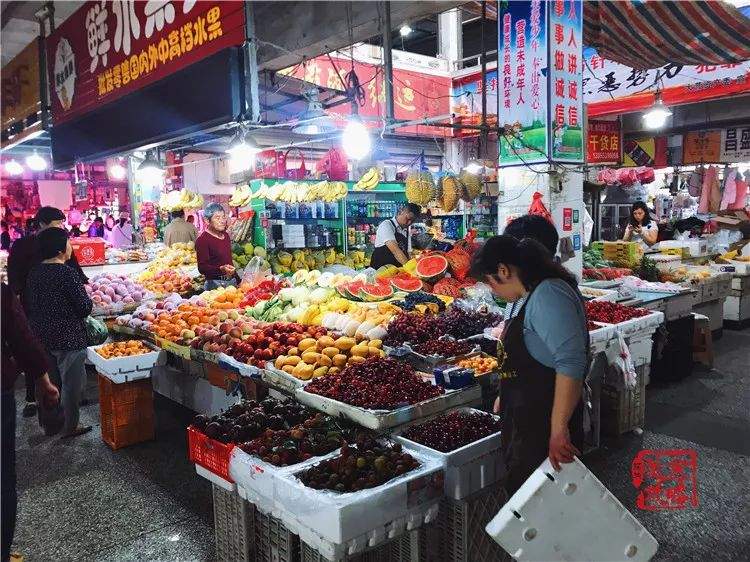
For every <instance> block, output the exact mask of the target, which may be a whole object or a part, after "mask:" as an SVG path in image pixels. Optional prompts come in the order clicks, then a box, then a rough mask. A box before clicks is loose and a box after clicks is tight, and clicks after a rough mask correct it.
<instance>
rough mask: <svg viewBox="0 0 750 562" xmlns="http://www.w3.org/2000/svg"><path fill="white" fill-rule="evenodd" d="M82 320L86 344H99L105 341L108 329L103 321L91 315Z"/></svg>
mask: <svg viewBox="0 0 750 562" xmlns="http://www.w3.org/2000/svg"><path fill="white" fill-rule="evenodd" d="M84 322H85V324H86V341H87V343H88V345H90V346H91V345H100V344H103V343H104V342H105V341H107V338H108V337H109V330H107V325H106V324H105V323H104V322H102V321H101V320H99V319H98V318H94V317H93V316H87V317H86V320H85V321H84Z"/></svg>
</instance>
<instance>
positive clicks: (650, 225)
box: [622, 201, 659, 249]
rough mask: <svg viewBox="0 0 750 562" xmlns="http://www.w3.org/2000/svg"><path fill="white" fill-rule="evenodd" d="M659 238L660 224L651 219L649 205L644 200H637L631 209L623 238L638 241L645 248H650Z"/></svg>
mask: <svg viewBox="0 0 750 562" xmlns="http://www.w3.org/2000/svg"><path fill="white" fill-rule="evenodd" d="M658 238H659V226H658V225H657V224H656V221H653V220H651V216H650V214H649V210H648V207H647V206H646V204H645V203H644V202H643V201H636V202H635V203H633V208H632V209H631V210H630V220H629V221H628V226H627V227H625V234H624V235H623V236H622V239H623V240H625V241H626V242H628V241H633V242H638V243H639V244H640V245H641V246H642V247H643V249H648V248H650V247H651V246H653V245H654V244H656V240H657V239H658Z"/></svg>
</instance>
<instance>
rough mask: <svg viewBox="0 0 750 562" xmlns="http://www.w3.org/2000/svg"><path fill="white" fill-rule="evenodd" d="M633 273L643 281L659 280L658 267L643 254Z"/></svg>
mask: <svg viewBox="0 0 750 562" xmlns="http://www.w3.org/2000/svg"><path fill="white" fill-rule="evenodd" d="M634 273H635V274H636V275H637V276H638V277H640V278H641V279H643V280H644V281H658V280H659V269H658V268H657V267H656V262H655V261H654V260H652V259H650V258H648V257H647V256H643V258H642V259H641V263H640V265H639V266H638V268H637V269H636V270H635V272H634Z"/></svg>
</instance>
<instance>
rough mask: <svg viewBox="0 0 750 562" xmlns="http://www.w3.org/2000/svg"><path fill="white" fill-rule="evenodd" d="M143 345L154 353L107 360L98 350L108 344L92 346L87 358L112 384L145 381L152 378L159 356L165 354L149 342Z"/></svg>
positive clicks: (88, 349) (87, 351)
mask: <svg viewBox="0 0 750 562" xmlns="http://www.w3.org/2000/svg"><path fill="white" fill-rule="evenodd" d="M143 344H144V345H145V346H146V347H148V348H150V349H152V350H153V351H151V352H150V353H142V354H140V355H130V356H129V357H113V358H112V359H105V358H104V357H102V356H101V355H99V353H98V352H97V351H96V350H97V349H99V348H100V347H102V346H104V345H107V344H102V345H92V346H91V347H88V348H86V358H87V359H88V360H89V361H90V362H91V363H93V364H94V366H95V367H96V370H97V371H98V372H100V373H101V374H102V375H104V376H106V377H107V378H109V379H110V380H112V382H115V383H123V382H129V381H134V380H139V379H144V378H148V377H149V376H150V371H151V369H152V368H153V366H154V365H155V364H156V361H157V360H158V359H159V354H160V353H164V352H163V351H162V350H160V349H158V348H157V347H156V346H154V345H152V344H150V343H148V342H143ZM115 379H117V380H115Z"/></svg>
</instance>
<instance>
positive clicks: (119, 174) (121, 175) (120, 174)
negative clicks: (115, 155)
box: [107, 160, 128, 181]
mask: <svg viewBox="0 0 750 562" xmlns="http://www.w3.org/2000/svg"><path fill="white" fill-rule="evenodd" d="M107 172H108V173H109V177H110V178H112V179H113V180H118V181H120V180H124V179H125V176H126V175H127V173H128V171H127V170H126V169H125V166H123V165H122V162H121V161H120V160H115V161H114V162H112V164H110V166H109V168H108V169H107Z"/></svg>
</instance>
